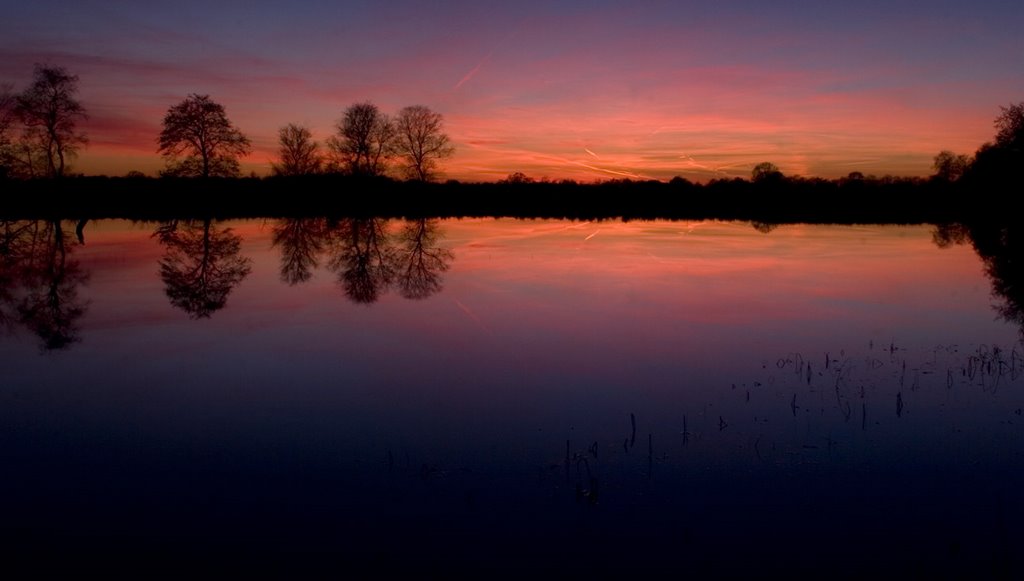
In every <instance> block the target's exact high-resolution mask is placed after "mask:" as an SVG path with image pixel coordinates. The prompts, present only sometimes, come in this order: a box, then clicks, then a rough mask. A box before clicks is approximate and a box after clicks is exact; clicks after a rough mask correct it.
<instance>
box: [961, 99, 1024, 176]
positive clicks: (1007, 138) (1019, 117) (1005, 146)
mask: <svg viewBox="0 0 1024 581" xmlns="http://www.w3.org/2000/svg"><path fill="white" fill-rule="evenodd" d="M999 109H1000V114H999V116H997V117H996V118H995V122H994V125H995V128H996V137H995V143H986V144H984V145H982V146H981V147H980V148H979V149H978V151H977V152H976V153H975V154H974V161H973V163H971V166H970V168H968V170H967V172H966V173H965V174H964V179H963V181H964V182H966V183H968V184H970V185H971V186H973V187H974V188H976V189H978V190H981V191H1004V192H1006V193H1010V194H1017V193H1018V192H1020V190H1021V188H1022V187H1024V172H1021V171H1020V168H1021V167H1024V103H1017V104H1012V105H1010V106H1009V107H1000V108H999Z"/></svg>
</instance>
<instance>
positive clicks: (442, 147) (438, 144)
mask: <svg viewBox="0 0 1024 581" xmlns="http://www.w3.org/2000/svg"><path fill="white" fill-rule="evenodd" d="M395 130H396V133H397V137H396V140H395V151H396V153H397V154H398V155H399V156H400V157H401V158H402V160H403V162H404V165H405V167H404V170H405V173H406V176H407V177H409V178H410V179H415V180H420V181H429V180H431V179H432V178H433V177H434V176H435V175H436V169H437V162H438V160H440V159H444V158H446V157H451V155H452V154H453V153H455V148H454V147H452V145H451V140H449V139H448V135H447V134H446V133H445V132H444V126H443V118H442V117H441V114H440V113H435V112H434V111H431V110H430V109H429V108H427V107H424V106H423V105H412V106H410V107H406V108H404V109H402V110H401V111H400V112H399V113H398V118H397V119H396V120H395Z"/></svg>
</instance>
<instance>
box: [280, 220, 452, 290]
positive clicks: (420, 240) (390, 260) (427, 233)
mask: <svg viewBox="0 0 1024 581" xmlns="http://www.w3.org/2000/svg"><path fill="white" fill-rule="evenodd" d="M442 241H443V238H442V235H441V232H440V228H439V226H438V221H437V220H429V219H418V220H408V221H406V222H404V223H403V224H401V225H400V227H398V228H395V227H394V225H393V224H392V223H391V221H389V220H386V219H382V218H347V219H343V220H326V219H322V218H289V219H282V220H279V221H278V223H277V224H276V225H275V226H274V229H273V245H274V246H275V247H278V248H280V251H281V262H280V273H281V280H282V281H283V282H285V283H287V284H289V285H297V284H300V283H304V282H307V281H309V280H310V279H311V278H312V277H313V271H314V270H315V269H316V268H318V267H319V266H320V264H321V261H322V260H323V257H326V266H327V268H328V270H330V271H331V272H333V273H334V274H335V276H336V277H337V279H338V283H339V284H340V285H341V287H342V289H343V291H344V293H345V296H346V297H348V298H349V300H351V301H352V302H355V303H360V304H371V303H374V302H376V301H377V300H378V299H379V298H380V297H381V295H383V294H384V293H385V292H387V290H388V289H389V288H392V287H394V288H396V289H397V290H398V292H399V294H401V295H402V296H403V297H405V298H407V299H425V298H427V297H430V296H432V295H434V294H436V293H438V292H440V291H441V290H442V288H443V286H444V285H443V277H442V273H444V272H446V271H447V270H448V268H449V266H450V265H451V262H452V260H453V259H454V255H453V253H452V251H451V250H449V249H447V248H444V247H443V246H441V242H442Z"/></svg>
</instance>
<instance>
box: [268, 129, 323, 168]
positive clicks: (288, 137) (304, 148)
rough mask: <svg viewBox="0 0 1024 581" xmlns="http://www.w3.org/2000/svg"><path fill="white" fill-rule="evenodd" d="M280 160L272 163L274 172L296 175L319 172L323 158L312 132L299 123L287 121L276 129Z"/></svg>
mask: <svg viewBox="0 0 1024 581" xmlns="http://www.w3.org/2000/svg"><path fill="white" fill-rule="evenodd" d="M277 140H278V143H279V144H280V146H281V147H280V150H279V152H280V153H279V155H280V158H281V159H280V162H279V163H276V164H273V169H274V174H276V175H280V176H298V175H307V174H315V173H319V172H320V166H321V165H322V164H323V158H322V156H321V155H320V145H319V144H318V143H317V142H316V141H313V134H312V133H311V132H310V130H309V129H307V128H306V127H303V126H301V125H296V124H294V123H289V124H288V125H285V126H284V127H282V128H281V129H279V130H278V139H277Z"/></svg>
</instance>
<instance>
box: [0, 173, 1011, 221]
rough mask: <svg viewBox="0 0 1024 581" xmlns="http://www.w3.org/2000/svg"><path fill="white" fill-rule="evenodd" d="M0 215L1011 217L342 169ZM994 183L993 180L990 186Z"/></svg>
mask: <svg viewBox="0 0 1024 581" xmlns="http://www.w3.org/2000/svg"><path fill="white" fill-rule="evenodd" d="M0 188H2V189H3V191H4V193H3V194H0V197H2V198H3V204H2V207H0V218H5V219H98V218H127V219H140V220H159V219H171V218H178V219H180V218H188V217H195V218H217V219H228V218H251V217H300V216H346V217H362V216H367V217H369V216H374V217H403V218H423V217H430V218H455V217H514V218H563V219H586V220H595V219H596V220H600V219H624V220H633V219H670V220H676V219H690V220H701V219H720V220H743V221H752V222H763V223H765V224H784V223H835V224H868V223H876V224H881V223H885V224H923V223H931V224H941V223H953V222H979V221H981V222H988V221H992V220H996V221H1002V220H1006V219H1009V218H1010V217H1009V216H1007V215H1006V213H1005V212H1004V213H1003V214H1002V215H1000V214H998V213H997V212H996V211H994V206H993V205H992V204H991V203H985V200H986V198H987V199H988V200H990V201H991V200H992V199H993V198H996V199H998V198H1000V197H1002V196H998V195H992V194H991V193H990V194H988V195H979V194H978V193H977V192H976V191H972V190H980V189H981V188H970V187H968V186H962V185H960V184H951V183H947V182H940V181H934V180H932V181H928V180H921V179H900V180H875V181H849V180H839V181H826V180H784V181H779V180H776V181H773V182H771V183H752V182H749V181H744V180H731V181H718V182H711V183H709V184H694V183H691V182H687V181H685V180H674V181H672V182H668V183H665V182H656V181H649V182H644V181H628V180H624V181H613V182H605V183H600V184H576V183H571V182H569V183H567V182H532V183H458V182H448V183H443V184H427V183H416V182H398V181H392V180H389V179H372V180H367V179H354V178H346V177H343V176H330V175H327V176H308V177H294V178H237V179H208V180H201V179H184V178H180V179H173V178H162V179H153V178H109V177H77V178H67V179H63V180H36V181H24V182H22V181H10V180H9V181H6V182H0ZM985 189H988V188H985Z"/></svg>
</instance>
